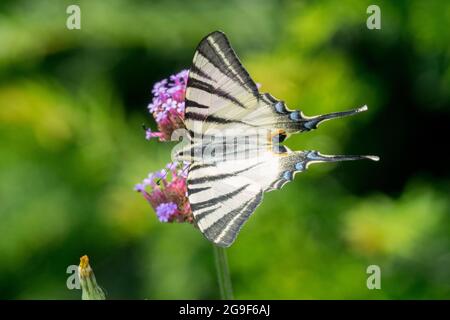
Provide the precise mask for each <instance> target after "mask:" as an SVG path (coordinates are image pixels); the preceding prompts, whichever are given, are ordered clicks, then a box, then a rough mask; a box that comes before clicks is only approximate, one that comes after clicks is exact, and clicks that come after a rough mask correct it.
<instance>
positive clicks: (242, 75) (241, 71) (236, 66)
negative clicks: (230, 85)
mask: <svg viewBox="0 0 450 320" xmlns="http://www.w3.org/2000/svg"><path fill="white" fill-rule="evenodd" d="M213 39H214V43H215V44H217V46H218V47H219V50H220V51H221V52H222V53H223V55H224V56H225V57H226V59H227V60H228V63H229V64H230V65H231V66H232V67H233V68H232V71H233V73H236V74H237V76H235V77H234V78H235V79H236V80H237V81H239V83H240V84H241V85H243V86H244V87H246V88H247V89H249V90H250V91H251V92H252V93H253V94H254V95H256V96H257V95H258V94H259V91H258V88H257V87H256V84H255V82H254V81H253V80H252V78H251V77H250V75H249V74H248V72H247V70H245V68H244V67H243V66H242V63H241V61H240V60H239V58H238V56H237V55H236V52H234V50H233V48H232V47H231V44H230V42H229V41H228V39H227V38H226V37H225V35H224V34H222V33H216V34H214V35H213Z"/></svg>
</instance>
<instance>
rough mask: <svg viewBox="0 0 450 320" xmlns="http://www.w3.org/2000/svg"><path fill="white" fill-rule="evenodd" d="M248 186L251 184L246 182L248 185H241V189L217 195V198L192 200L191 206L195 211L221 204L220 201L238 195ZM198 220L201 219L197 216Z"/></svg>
mask: <svg viewBox="0 0 450 320" xmlns="http://www.w3.org/2000/svg"><path fill="white" fill-rule="evenodd" d="M248 186H249V184H246V185H244V186H242V187H240V188H239V189H236V190H234V191H231V192H228V193H225V194H222V195H220V196H217V197H215V198H211V199H208V200H206V201H200V202H197V203H192V202H191V208H192V210H193V211H194V212H195V211H197V210H200V209H204V208H207V207H212V206H214V205H216V204H219V202H222V201H224V200H227V199H230V198H232V197H234V196H236V195H238V194H239V193H241V192H242V191H243V190H244V189H245V188H247V187H248ZM198 221H199V219H198V218H197V222H198Z"/></svg>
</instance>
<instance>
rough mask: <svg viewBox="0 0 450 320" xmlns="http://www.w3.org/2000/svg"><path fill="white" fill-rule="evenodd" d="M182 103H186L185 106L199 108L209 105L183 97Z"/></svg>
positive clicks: (205, 107)
mask: <svg viewBox="0 0 450 320" xmlns="http://www.w3.org/2000/svg"><path fill="white" fill-rule="evenodd" d="M184 103H185V105H186V108H200V109H208V108H209V106H207V105H204V104H201V103H198V102H197V101H193V100H189V99H185V100H184Z"/></svg>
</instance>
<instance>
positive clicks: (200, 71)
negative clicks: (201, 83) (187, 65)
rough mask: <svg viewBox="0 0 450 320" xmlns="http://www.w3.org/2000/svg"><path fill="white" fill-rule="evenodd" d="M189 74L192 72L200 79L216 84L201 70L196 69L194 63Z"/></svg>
mask: <svg viewBox="0 0 450 320" xmlns="http://www.w3.org/2000/svg"><path fill="white" fill-rule="evenodd" d="M189 72H193V73H195V74H196V75H199V76H200V77H203V78H205V79H208V80H210V81H213V82H216V80H214V79H213V78H212V77H210V76H209V75H208V74H207V73H206V72H204V71H203V70H202V69H201V68H199V67H197V66H196V65H195V63H193V64H192V66H191V69H190V71H189Z"/></svg>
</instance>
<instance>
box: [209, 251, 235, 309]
mask: <svg viewBox="0 0 450 320" xmlns="http://www.w3.org/2000/svg"><path fill="white" fill-rule="evenodd" d="M213 247H214V258H215V260H216V269H217V278H218V280H219V288H220V298H221V299H222V300H232V299H233V288H232V286H231V278H230V270H229V268H228V260H227V252H226V249H225V248H221V247H218V246H215V245H213Z"/></svg>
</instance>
